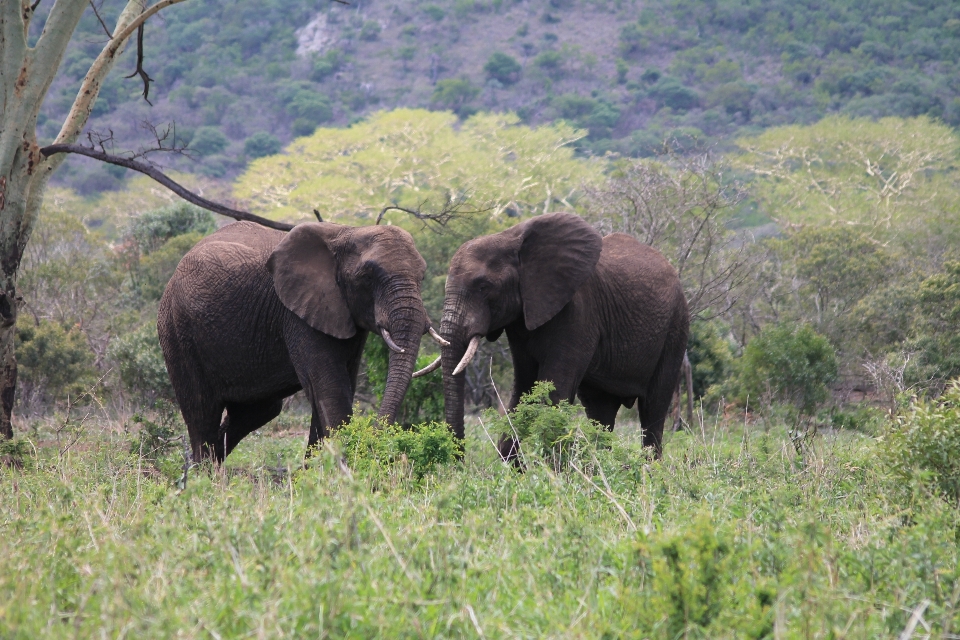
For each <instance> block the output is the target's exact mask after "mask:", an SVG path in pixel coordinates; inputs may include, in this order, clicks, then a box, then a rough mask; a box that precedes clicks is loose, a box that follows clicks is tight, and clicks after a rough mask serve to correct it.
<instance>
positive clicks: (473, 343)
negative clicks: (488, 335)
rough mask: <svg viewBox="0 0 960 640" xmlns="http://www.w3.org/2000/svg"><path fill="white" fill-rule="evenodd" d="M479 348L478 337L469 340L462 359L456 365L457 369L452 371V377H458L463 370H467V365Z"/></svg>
mask: <svg viewBox="0 0 960 640" xmlns="http://www.w3.org/2000/svg"><path fill="white" fill-rule="evenodd" d="M479 348H480V336H473V338H471V339H470V344H469V345H468V346H467V352H466V353H465V354H463V359H462V360H461V361H460V364H458V365H457V368H456V369H454V370H453V375H455V376H456V375H460V374H461V373H463V370H464V369H466V368H467V365H468V364H470V361H471V360H473V356H475V355H477V349H479Z"/></svg>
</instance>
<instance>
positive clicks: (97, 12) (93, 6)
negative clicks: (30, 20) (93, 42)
mask: <svg viewBox="0 0 960 640" xmlns="http://www.w3.org/2000/svg"><path fill="white" fill-rule="evenodd" d="M37 4H40V0H37ZM100 4H101V6H102V5H103V2H102V1H101V3H100ZM34 7H36V5H34ZM90 8H91V9H93V15H95V16H97V20H99V21H100V26H101V27H103V32H104V33H105V34H107V37H108V38H112V37H113V35H112V34H111V33H110V27H108V26H107V23H106V22H104V21H103V18H102V17H100V10H99V9H98V8H97V5H96V3H95V2H94V1H93V0H90Z"/></svg>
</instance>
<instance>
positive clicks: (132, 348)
mask: <svg viewBox="0 0 960 640" xmlns="http://www.w3.org/2000/svg"><path fill="white" fill-rule="evenodd" d="M108 353H109V356H110V358H111V359H112V360H113V361H114V362H116V363H117V370H118V372H119V374H120V382H121V384H122V385H123V388H124V389H126V390H127V391H128V392H129V393H132V394H134V395H135V396H138V397H139V398H141V399H143V400H144V401H146V402H151V401H153V400H154V399H156V398H165V399H168V400H173V398H174V394H173V387H172V386H171V385H170V377H169V376H168V375H167V365H166V364H164V361H163V352H162V351H161V350H160V339H159V338H158V337H157V323H156V321H155V320H154V321H153V322H147V323H146V324H144V325H142V326H141V327H139V328H138V329H137V330H136V331H133V332H131V333H128V334H126V335H124V336H121V337H118V338H116V339H114V341H113V342H112V343H111V344H110V349H109V352H108Z"/></svg>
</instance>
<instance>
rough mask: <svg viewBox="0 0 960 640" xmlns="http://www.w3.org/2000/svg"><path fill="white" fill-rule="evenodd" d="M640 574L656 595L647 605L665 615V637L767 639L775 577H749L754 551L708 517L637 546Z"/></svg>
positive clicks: (644, 539) (642, 540)
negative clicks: (649, 581)
mask: <svg viewBox="0 0 960 640" xmlns="http://www.w3.org/2000/svg"><path fill="white" fill-rule="evenodd" d="M636 548H637V559H638V563H639V564H640V567H641V570H642V571H644V572H645V573H648V574H650V575H651V578H652V581H653V585H652V590H653V592H654V593H656V594H657V596H656V599H657V602H656V605H654V606H653V607H651V610H652V611H656V612H657V613H658V614H659V615H665V616H666V629H665V632H666V637H670V638H685V637H703V638H715V637H737V638H769V637H771V636H772V635H773V631H774V619H773V616H774V609H773V606H774V604H775V602H776V600H777V582H776V578H775V576H773V577H772V576H767V575H762V573H761V575H750V574H749V573H746V572H744V571H743V570H742V569H743V567H744V566H749V565H751V564H753V562H752V561H753V557H752V556H753V553H752V552H753V549H751V548H750V545H749V544H747V543H745V542H743V541H740V540H736V539H735V537H734V536H733V535H731V533H730V532H729V531H726V530H724V528H718V527H717V526H716V525H715V524H714V522H713V521H712V520H711V519H710V518H709V517H708V516H700V517H698V518H697V519H696V520H694V521H693V522H692V523H691V525H690V527H689V529H688V530H686V531H684V532H682V533H678V534H675V535H673V536H669V537H666V536H665V537H662V538H660V539H658V540H657V541H656V542H655V543H651V541H650V538H649V537H648V536H645V535H644V536H641V537H640V541H639V542H638V543H637V545H636Z"/></svg>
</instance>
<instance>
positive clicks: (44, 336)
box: [16, 320, 98, 402]
mask: <svg viewBox="0 0 960 640" xmlns="http://www.w3.org/2000/svg"><path fill="white" fill-rule="evenodd" d="M16 350H17V368H18V372H17V381H18V386H19V387H20V396H21V398H22V399H27V400H28V401H39V402H51V401H56V402H62V401H66V400H67V399H68V398H71V399H73V400H76V398H77V396H79V395H80V394H82V393H83V392H85V391H86V390H87V389H88V388H89V387H90V386H91V385H93V384H94V383H96V381H97V377H98V376H97V370H96V368H95V367H94V356H93V352H92V351H91V350H90V347H89V345H88V344H87V340H86V338H85V337H84V335H83V334H82V333H81V332H80V330H79V328H78V327H69V328H65V327H64V326H63V325H62V324H60V323H59V322H55V321H50V320H40V321H39V322H38V323H36V324H33V323H31V322H29V321H27V322H21V323H20V324H19V325H18V326H17V337H16Z"/></svg>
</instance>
